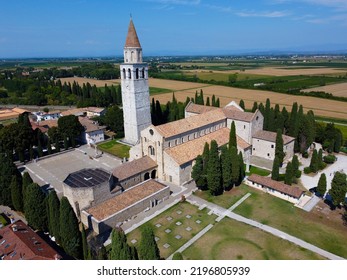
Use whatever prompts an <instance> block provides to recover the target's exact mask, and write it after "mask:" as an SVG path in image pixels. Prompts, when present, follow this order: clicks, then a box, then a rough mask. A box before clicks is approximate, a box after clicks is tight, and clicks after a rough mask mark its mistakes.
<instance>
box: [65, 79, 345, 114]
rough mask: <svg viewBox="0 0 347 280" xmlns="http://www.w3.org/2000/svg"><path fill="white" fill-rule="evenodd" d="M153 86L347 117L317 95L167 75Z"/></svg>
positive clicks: (167, 97)
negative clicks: (194, 80)
mask: <svg viewBox="0 0 347 280" xmlns="http://www.w3.org/2000/svg"><path fill="white" fill-rule="evenodd" d="M61 80H62V82H63V81H70V82H73V81H74V80H76V81H77V82H78V83H80V84H83V83H87V82H89V83H90V84H96V85H97V84H99V85H100V86H104V85H105V83H109V84H110V85H112V84H118V83H119V80H108V81H99V80H93V79H86V78H65V79H61ZM149 85H150V87H155V88H160V89H167V90H170V91H172V92H175V97H176V98H177V100H178V101H182V102H184V101H185V100H186V98H187V97H194V95H195V92H196V91H197V90H198V91H200V89H202V90H203V92H204V96H205V98H206V97H207V96H209V97H210V98H211V97H212V95H213V94H214V95H215V96H216V97H219V98H220V102H221V106H225V105H226V104H228V103H229V102H230V101H232V100H235V101H236V102H239V101H240V99H243V100H244V102H245V105H246V108H251V107H252V106H253V102H255V101H256V102H263V103H265V101H266V99H267V98H269V99H270V100H271V102H272V103H273V104H279V105H280V106H286V107H287V109H290V107H291V106H292V104H293V103H294V102H298V103H299V104H302V105H303V107H304V109H305V110H306V111H307V110H313V111H314V113H315V114H316V115H319V116H325V117H332V118H337V119H347V112H346V103H345V102H340V101H336V100H329V99H322V98H315V97H311V96H297V95H290V94H282V93H276V92H272V91H265V90H251V89H241V88H234V87H226V86H217V85H210V84H203V83H193V82H184V81H175V80H164V79H154V78H150V79H149ZM154 98H155V99H156V100H159V101H160V103H162V104H166V103H167V102H168V101H171V99H172V93H171V92H170V93H164V94H157V95H155V96H154Z"/></svg>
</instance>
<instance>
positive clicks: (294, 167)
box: [292, 155, 301, 178]
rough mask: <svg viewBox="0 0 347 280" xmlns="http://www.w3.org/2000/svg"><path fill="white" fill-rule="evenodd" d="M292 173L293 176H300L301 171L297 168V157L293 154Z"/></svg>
mask: <svg viewBox="0 0 347 280" xmlns="http://www.w3.org/2000/svg"><path fill="white" fill-rule="evenodd" d="M292 167H293V175H294V177H295V178H300V175H301V172H300V170H299V159H298V156H297V155H294V156H293V160H292Z"/></svg>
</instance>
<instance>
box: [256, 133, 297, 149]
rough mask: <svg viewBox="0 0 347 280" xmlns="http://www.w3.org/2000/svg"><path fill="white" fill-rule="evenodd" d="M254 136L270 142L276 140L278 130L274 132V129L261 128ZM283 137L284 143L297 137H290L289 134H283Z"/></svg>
mask: <svg viewBox="0 0 347 280" xmlns="http://www.w3.org/2000/svg"><path fill="white" fill-rule="evenodd" d="M253 137H254V138H257V139H261V140H265V141H269V142H276V132H272V131H266V130H260V131H258V132H256V133H255V134H254V135H253ZM282 139H283V144H284V145H286V144H288V143H290V142H292V141H294V140H295V138H293V137H290V136H288V135H282Z"/></svg>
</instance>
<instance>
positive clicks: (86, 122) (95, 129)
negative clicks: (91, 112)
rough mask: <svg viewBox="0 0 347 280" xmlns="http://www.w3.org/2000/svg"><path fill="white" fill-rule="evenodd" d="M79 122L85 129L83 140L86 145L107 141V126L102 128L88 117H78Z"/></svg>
mask: <svg viewBox="0 0 347 280" xmlns="http://www.w3.org/2000/svg"><path fill="white" fill-rule="evenodd" d="M78 120H79V122H80V123H81V125H82V126H83V127H84V132H83V135H82V140H83V141H84V142H85V143H87V144H88V145H92V144H97V143H99V142H102V141H104V140H105V129H106V127H105V126H100V125H99V124H98V123H97V122H95V121H92V120H90V119H88V118H86V117H78Z"/></svg>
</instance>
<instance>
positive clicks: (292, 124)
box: [289, 102, 298, 138]
mask: <svg viewBox="0 0 347 280" xmlns="http://www.w3.org/2000/svg"><path fill="white" fill-rule="evenodd" d="M297 117H298V103H296V102H295V103H293V106H292V110H291V112H290V118H289V135H290V136H292V137H295V138H296V136H297V135H296V134H295V131H296V127H297Z"/></svg>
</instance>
